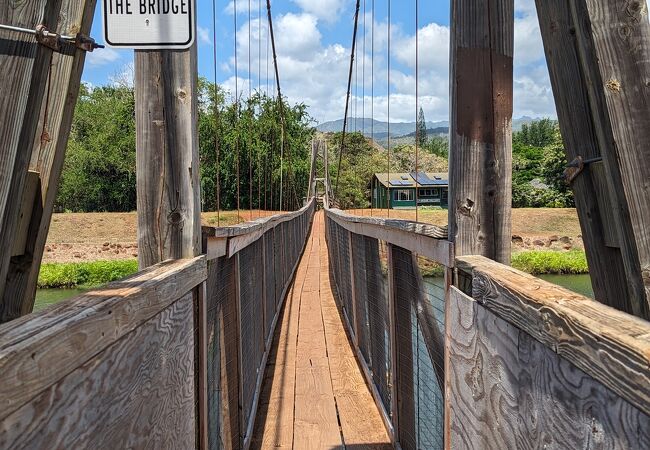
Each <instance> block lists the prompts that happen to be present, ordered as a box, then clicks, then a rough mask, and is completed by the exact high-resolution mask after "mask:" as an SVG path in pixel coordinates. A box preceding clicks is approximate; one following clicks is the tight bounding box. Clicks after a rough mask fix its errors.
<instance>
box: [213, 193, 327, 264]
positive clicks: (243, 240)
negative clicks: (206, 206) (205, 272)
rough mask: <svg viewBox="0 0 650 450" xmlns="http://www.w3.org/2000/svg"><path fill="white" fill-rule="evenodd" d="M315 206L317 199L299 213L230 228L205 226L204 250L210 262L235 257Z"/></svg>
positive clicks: (277, 215) (265, 218) (293, 212)
mask: <svg viewBox="0 0 650 450" xmlns="http://www.w3.org/2000/svg"><path fill="white" fill-rule="evenodd" d="M315 204H316V199H315V198H312V199H311V200H310V201H309V202H308V203H307V204H306V205H305V206H303V207H302V208H301V209H299V210H297V211H292V212H287V213H282V214H276V215H273V216H269V217H262V218H259V219H257V220H253V221H250V222H245V223H241V224H237V225H232V226H229V227H212V226H203V227H202V231H203V242H204V248H206V249H207V257H208V260H212V259H216V258H219V257H221V256H225V255H228V256H233V255H234V254H236V253H237V252H240V251H241V250H243V249H244V248H246V247H248V246H249V245H251V244H252V243H254V242H255V241H257V240H258V239H259V238H260V237H261V236H263V235H264V234H265V233H266V232H267V231H269V230H270V229H272V228H275V227H276V226H278V225H279V224H281V223H284V222H288V221H290V220H293V219H295V218H296V217H300V216H301V215H303V214H305V213H306V212H307V211H309V209H310V208H314V206H315Z"/></svg>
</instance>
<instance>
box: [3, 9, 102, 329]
mask: <svg viewBox="0 0 650 450" xmlns="http://www.w3.org/2000/svg"><path fill="white" fill-rule="evenodd" d="M95 4H96V0H83V1H79V0H62V6H61V14H59V17H58V24H56V30H57V32H58V33H61V34H65V35H73V36H74V35H76V34H77V33H82V34H84V35H89V34H90V29H91V26H92V21H93V16H94V11H95ZM3 23H5V22H3ZM32 26H33V25H32ZM96 51H98V52H101V51H102V50H96ZM85 59H86V52H84V51H83V50H81V49H73V48H72V47H70V48H66V51H65V52H64V53H54V54H53V55H52V61H51V73H50V79H49V84H48V87H47V90H49V91H50V95H49V103H48V102H47V101H43V102H42V103H41V105H40V112H39V117H40V119H39V123H38V128H37V130H36V136H37V137H36V139H34V143H33V146H32V151H31V161H30V162H29V170H30V171H33V172H35V173H38V174H39V177H40V192H39V195H38V196H37V197H36V202H37V203H38V205H36V206H35V209H34V212H33V214H32V215H31V216H30V217H29V218H28V223H27V224H26V225H25V226H24V232H26V233H28V236H27V239H26V241H25V243H26V246H25V248H24V251H23V252H22V253H20V254H18V255H15V256H16V257H14V258H11V261H10V266H9V269H8V273H7V276H6V285H5V289H4V295H3V298H2V301H1V303H2V304H4V308H3V310H4V312H3V317H0V321H7V320H11V319H13V318H16V317H18V316H21V315H25V314H28V313H30V312H31V311H32V309H33V307H34V298H35V295H36V283H37V281H38V273H39V269H40V264H41V260H42V258H43V251H44V248H45V242H46V241H47V234H48V231H49V228H50V220H51V217H52V211H53V208H54V201H55V199H56V194H57V192H58V186H59V179H60V176H61V170H62V168H63V161H64V159H65V151H66V146H67V143H68V137H69V135H70V128H71V126H72V117H73V114H74V109H75V105H76V102H77V97H78V94H79V85H80V82H81V73H82V71H83V67H84V63H85ZM0 78H1V77H0ZM45 100H48V98H47V94H46V96H45ZM27 153H28V152H27ZM0 292H2V290H0Z"/></svg>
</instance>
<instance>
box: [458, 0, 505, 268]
mask: <svg viewBox="0 0 650 450" xmlns="http://www.w3.org/2000/svg"><path fill="white" fill-rule="evenodd" d="M451 23H452V25H451V76H450V83H451V86H450V87H451V97H450V100H451V117H450V122H451V124H450V152H449V172H450V173H449V177H450V179H449V183H450V193H449V194H450V196H449V237H450V239H451V240H452V241H453V242H454V243H455V248H456V254H457V255H458V256H460V255H483V256H486V257H488V258H491V259H494V260H496V261H498V262H501V263H505V264H509V263H510V252H511V240H512V236H511V234H512V233H511V229H512V226H511V205H512V93H513V78H512V77H513V75H512V74H513V63H512V61H513V47H514V38H513V35H514V2H513V0H485V1H480V2H479V1H476V0H452V19H451Z"/></svg>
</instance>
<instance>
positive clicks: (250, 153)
mask: <svg viewBox="0 0 650 450" xmlns="http://www.w3.org/2000/svg"><path fill="white" fill-rule="evenodd" d="M235 1H237V0H235ZM251 19H252V17H251V0H248V210H249V215H250V219H251V220H253V110H252V108H251V106H252V102H251V100H252V96H253V77H252V74H251V53H252V51H251Z"/></svg>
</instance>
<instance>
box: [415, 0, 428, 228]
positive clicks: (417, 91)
mask: <svg viewBox="0 0 650 450" xmlns="http://www.w3.org/2000/svg"><path fill="white" fill-rule="evenodd" d="M419 6H420V5H419V2H418V0H415V221H416V222H418V221H419V216H418V206H419V201H420V188H419V187H418V184H420V174H419V164H418V163H419V161H418V157H419V150H420V148H419V147H420V136H419V133H420V127H419V126H418V114H419V108H418V107H419V106H420V102H419V98H420V97H419V96H420V84H419V82H420V66H419V56H420V55H419V46H418V45H419V33H420V30H419V27H420V17H419V15H418V14H419ZM426 128H427V127H426V123H425V125H424V132H425V133H426Z"/></svg>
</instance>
